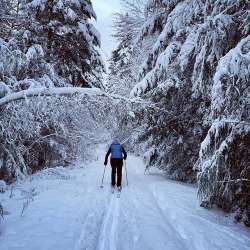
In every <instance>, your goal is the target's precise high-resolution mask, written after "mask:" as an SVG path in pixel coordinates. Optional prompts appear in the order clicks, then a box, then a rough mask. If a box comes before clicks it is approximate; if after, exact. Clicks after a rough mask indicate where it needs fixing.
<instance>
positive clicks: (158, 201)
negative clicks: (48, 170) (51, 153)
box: [0, 153, 250, 250]
mask: <svg viewBox="0 0 250 250" xmlns="http://www.w3.org/2000/svg"><path fill="white" fill-rule="evenodd" d="M99 154H100V153H99ZM127 163H128V165H127V167H128V177H129V183H130V185H129V186H126V184H125V183H126V182H124V185H123V190H122V194H121V197H120V198H117V193H116V192H115V193H113V194H112V193H111V190H110V168H108V169H107V171H106V176H105V180H104V188H103V189H100V188H99V185H100V181H101V177H102V166H103V163H102V162H101V161H96V162H91V163H89V165H88V167H86V168H83V169H81V168H78V169H77V168H76V169H72V170H67V169H65V170H62V171H66V172H65V173H70V175H72V178H69V179H67V180H62V181H61V180H59V181H58V180H57V179H46V178H45V179H44V180H43V179H40V178H38V179H36V178H34V182H32V185H34V186H36V187H37V188H38V189H39V187H40V189H39V190H40V191H41V193H40V194H39V195H37V196H36V198H35V201H34V202H32V203H31V204H30V206H29V208H28V209H27V211H26V214H25V216H24V217H22V218H20V215H19V209H18V207H17V205H16V203H17V201H16V200H14V201H12V200H11V199H10V200H9V205H8V207H9V208H10V210H11V211H12V213H11V215H10V216H9V217H6V220H5V221H4V231H3V234H2V235H1V238H0V249H3V250H15V249H17V246H18V249H19V250H33V249H36V250H44V249H46V250H69V249H73V250H239V249H240V250H249V249H250V234H249V232H250V231H249V230H248V229H246V228H244V227H243V226H240V225H236V224H234V223H233V222H232V221H231V220H230V219H228V218H225V216H224V214H223V212H221V211H220V212H218V211H214V210H206V209H203V208H200V207H199V204H198V201H197V198H196V188H195V187H193V186H191V185H187V184H181V183H177V182H174V181H169V180H166V178H164V176H163V175H162V173H157V171H154V173H152V172H151V174H150V175H144V165H143V162H142V160H141V159H140V158H138V157H135V156H131V155H130V157H129V159H128V162H127ZM124 179H125V178H124ZM26 185H27V186H30V183H26ZM43 187H46V188H43ZM48 187H49V188H48ZM43 190H45V191H43ZM5 199H6V201H7V200H8V199H7V197H6V198H5ZM21 205H22V204H21V203H19V204H18V206H21ZM13 230H14V231H13ZM27 232H28V234H27ZM27 235H28V236H27ZM30 235H31V236H30ZM52 235H53V236H52Z"/></svg>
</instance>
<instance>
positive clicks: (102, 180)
mask: <svg viewBox="0 0 250 250" xmlns="http://www.w3.org/2000/svg"><path fill="white" fill-rule="evenodd" d="M106 167H107V165H105V167H104V171H103V175H102V184H101V186H100V188H103V180H104V176H105V171H106Z"/></svg>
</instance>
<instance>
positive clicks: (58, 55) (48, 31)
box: [24, 0, 103, 87]
mask: <svg viewBox="0 0 250 250" xmlns="http://www.w3.org/2000/svg"><path fill="white" fill-rule="evenodd" d="M24 2H25V4H26V8H27V14H28V16H29V18H30V21H31V22H30V26H29V27H28V30H29V32H27V46H28V47H29V46H30V45H32V44H39V45H40V46H41V47H42V48H43V50H44V53H45V58H46V61H47V62H49V63H50V64H52V66H53V67H54V68H55V71H56V72H57V74H58V75H59V76H60V77H62V78H64V79H66V80H67V81H68V82H69V83H70V84H72V85H73V86H82V87H88V86H95V87H102V82H101V80H102V73H103V64H102V60H101V58H100V55H99V52H98V51H97V49H96V46H99V45H100V36H99V33H98V31H97V30H96V29H95V27H94V26H93V24H91V23H90V22H89V20H90V18H92V17H93V18H96V15H95V12H94V11H93V8H92V4H91V1H87V0H74V1H67V0H55V1H51V0H46V1H39V0H27V1H26V0H24Z"/></svg>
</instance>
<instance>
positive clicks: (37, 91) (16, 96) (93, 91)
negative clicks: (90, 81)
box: [0, 87, 148, 106]
mask: <svg viewBox="0 0 250 250" xmlns="http://www.w3.org/2000/svg"><path fill="white" fill-rule="evenodd" d="M74 94H80V95H81V94H85V95H89V96H93V95H95V96H106V97H108V98H110V99H118V100H123V101H125V102H133V103H140V104H148V102H146V101H140V100H137V99H132V100H131V99H129V98H126V97H123V96H120V95H117V94H109V93H106V92H104V91H102V90H101V89H99V88H81V87H61V88H33V89H28V90H22V91H19V92H16V93H13V94H9V95H7V96H5V97H3V98H0V106H3V105H6V104H8V103H10V102H13V101H17V100H21V99H26V98H31V97H36V96H65V95H68V96H70V95H74Z"/></svg>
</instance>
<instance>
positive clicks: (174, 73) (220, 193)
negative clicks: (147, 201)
mask: <svg viewBox="0 0 250 250" xmlns="http://www.w3.org/2000/svg"><path fill="white" fill-rule="evenodd" d="M146 6H147V7H146V9H147V13H148V14H147V15H145V21H144V22H143V24H142V25H141V27H140V28H139V29H138V32H137V35H136V37H135V41H136V43H135V44H136V46H137V49H139V50H143V49H144V47H143V41H146V40H147V39H149V37H153V35H155V36H156V40H155V41H154V42H153V45H152V46H151V49H150V50H149V51H148V53H147V54H146V58H145V60H144V61H143V62H141V63H139V64H140V65H139V66H137V70H136V71H137V73H136V75H134V76H133V79H137V83H136V84H135V86H134V88H133V89H132V91H131V97H137V98H138V97H141V98H144V99H146V100H147V101H150V102H151V104H150V105H149V106H148V107H147V108H145V107H144V109H143V110H140V109H137V110H136V112H135V113H136V115H137V117H138V120H140V122H139V124H138V125H139V126H141V128H143V129H142V130H140V132H139V134H138V136H139V142H143V143H144V145H145V148H144V151H145V152H146V154H145V158H147V160H148V164H149V165H154V166H157V167H161V168H163V169H164V170H165V171H166V173H167V174H168V175H169V177H171V178H174V179H178V180H184V181H196V172H197V171H198V172H199V175H198V183H199V195H200V198H201V199H202V200H203V201H204V202H205V203H206V202H207V203H209V204H210V205H212V204H216V205H218V206H222V207H223V208H225V209H227V210H230V209H232V208H240V210H241V211H240V213H239V214H245V215H246V214H247V216H246V217H247V218H248V219H247V220H248V221H249V217H250V216H249V213H248V212H247V211H249V205H248V204H249V196H246V195H243V193H244V194H246V193H247V192H248V193H249V186H248V188H247V185H246V183H247V182H248V177H246V176H248V174H247V173H248V172H249V170H248V164H249V163H247V162H248V160H247V156H246V155H247V154H248V153H243V152H247V150H246V149H247V147H248V141H249V124H248V123H246V121H248V122H249V119H250V113H249V103H250V94H249V72H250V69H249V56H248V54H249V30H250V26H249V20H250V15H249V14H250V12H249V8H250V5H249V1H241V0H239V1H229V0H228V1H221V0H215V1H205V0H198V1H197V0H194V1H193V0H149V1H147V4H146ZM134 60H135V59H134ZM124 68H125V67H122V69H124ZM138 69H139V70H138ZM127 75H128V74H127ZM124 78H126V75H125V76H124ZM142 114H143V115H142ZM204 139H205V140H204ZM200 146H201V148H200ZM236 150H237V152H236ZM199 152H200V153H199ZM239 155H242V157H239ZM234 160H235V163H234ZM236 165H237V166H238V167H237V166H236ZM234 169H238V170H239V172H238V170H237V171H234ZM236 172H237V173H236ZM216 175H218V176H216ZM245 178H246V179H247V181H246V180H245ZM239 179H240V180H242V181H240V182H238V181H237V180H239ZM235 181H237V183H240V184H239V186H242V185H243V186H244V191H242V192H239V189H238V186H235ZM242 190H243V189H242ZM239 193H241V194H242V196H241V198H239V196H238V194H239ZM248 223H249V222H248Z"/></svg>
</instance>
